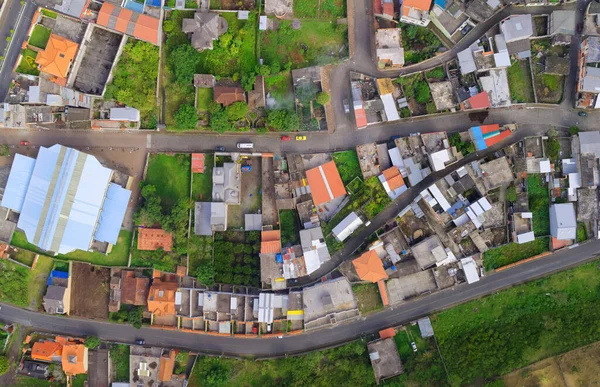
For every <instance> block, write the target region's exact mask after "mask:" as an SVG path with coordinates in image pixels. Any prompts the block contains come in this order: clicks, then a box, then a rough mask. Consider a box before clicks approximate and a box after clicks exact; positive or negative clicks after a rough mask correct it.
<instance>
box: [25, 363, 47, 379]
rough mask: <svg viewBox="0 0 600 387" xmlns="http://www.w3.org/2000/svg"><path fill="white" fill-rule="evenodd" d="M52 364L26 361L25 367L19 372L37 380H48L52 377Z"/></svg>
mask: <svg viewBox="0 0 600 387" xmlns="http://www.w3.org/2000/svg"><path fill="white" fill-rule="evenodd" d="M49 368H50V364H48V363H41V362H38V361H29V360H25V361H24V362H23V367H22V368H21V369H20V370H19V373H20V374H23V375H27V376H30V377H32V378H37V379H47V378H48V376H50V371H49Z"/></svg>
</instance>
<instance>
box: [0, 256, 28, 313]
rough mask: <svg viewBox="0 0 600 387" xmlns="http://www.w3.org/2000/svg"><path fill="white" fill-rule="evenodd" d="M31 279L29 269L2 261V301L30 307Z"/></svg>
mask: <svg viewBox="0 0 600 387" xmlns="http://www.w3.org/2000/svg"><path fill="white" fill-rule="evenodd" d="M30 278H31V273H30V271H29V269H27V268H25V267H23V266H21V265H17V264H16V263H13V262H10V261H8V260H6V259H3V260H0V300H2V301H4V302H9V303H11V304H15V305H18V306H22V307H28V306H29V303H28V301H29V297H28V282H29V279H30Z"/></svg>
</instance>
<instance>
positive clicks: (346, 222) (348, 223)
mask: <svg viewBox="0 0 600 387" xmlns="http://www.w3.org/2000/svg"><path fill="white" fill-rule="evenodd" d="M362 224H363V221H362V220H361V219H360V218H359V217H358V215H356V213H355V212H351V213H350V214H349V215H348V216H346V217H345V218H344V219H343V220H342V221H341V222H340V223H338V224H337V226H335V227H334V228H333V230H332V232H333V235H335V237H336V238H337V239H338V240H339V241H340V242H343V241H344V239H346V238H348V237H349V236H350V234H352V233H353V232H354V230H356V229H357V228H359V227H360V226H361V225H362Z"/></svg>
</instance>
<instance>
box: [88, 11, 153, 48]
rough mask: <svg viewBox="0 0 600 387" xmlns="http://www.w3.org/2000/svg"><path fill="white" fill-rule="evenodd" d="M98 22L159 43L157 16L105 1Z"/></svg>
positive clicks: (138, 37) (135, 36)
mask: <svg viewBox="0 0 600 387" xmlns="http://www.w3.org/2000/svg"><path fill="white" fill-rule="evenodd" d="M96 23H97V24H98V25H101V26H102V27H106V28H110V29H113V30H116V31H119V32H122V33H124V34H127V35H131V36H133V37H134V38H137V39H141V40H145V41H146V42H150V43H152V44H156V45H158V27H159V23H160V22H159V20H158V19H157V18H154V17H150V16H148V15H142V14H140V13H137V12H133V11H131V10H129V9H126V8H121V7H117V6H115V5H113V4H111V3H109V2H105V3H103V4H102V8H100V11H99V12H98V19H97V20H96ZM130 25H131V27H133V32H131V28H129V27H130Z"/></svg>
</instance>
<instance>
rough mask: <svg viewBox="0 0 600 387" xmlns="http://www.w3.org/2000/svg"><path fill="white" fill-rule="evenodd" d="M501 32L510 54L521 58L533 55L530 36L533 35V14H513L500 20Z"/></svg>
mask: <svg viewBox="0 0 600 387" xmlns="http://www.w3.org/2000/svg"><path fill="white" fill-rule="evenodd" d="M500 32H502V35H504V41H505V42H506V47H507V49H508V53H509V54H510V55H517V56H518V57H519V59H524V58H529V57H530V56H531V47H530V43H529V38H530V37H532V36H533V20H532V18H531V15H529V14H526V15H512V16H509V17H507V18H506V19H504V20H502V21H501V22H500Z"/></svg>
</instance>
